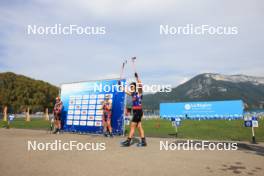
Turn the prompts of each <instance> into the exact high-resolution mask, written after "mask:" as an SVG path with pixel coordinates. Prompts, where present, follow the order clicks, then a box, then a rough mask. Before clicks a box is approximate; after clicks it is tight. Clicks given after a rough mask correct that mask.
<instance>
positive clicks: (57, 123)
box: [53, 97, 63, 134]
mask: <svg viewBox="0 0 264 176" xmlns="http://www.w3.org/2000/svg"><path fill="white" fill-rule="evenodd" d="M62 107H63V103H62V101H61V99H60V97H57V98H56V103H55V106H54V108H53V114H54V127H55V130H54V132H53V134H56V133H59V132H60V130H61V111H62Z"/></svg>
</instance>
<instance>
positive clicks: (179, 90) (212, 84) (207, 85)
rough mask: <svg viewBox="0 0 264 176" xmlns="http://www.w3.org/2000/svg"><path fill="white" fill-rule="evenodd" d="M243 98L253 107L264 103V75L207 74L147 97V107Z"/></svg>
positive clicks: (145, 99) (145, 98) (154, 107)
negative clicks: (164, 103)
mask: <svg viewBox="0 0 264 176" xmlns="http://www.w3.org/2000/svg"><path fill="white" fill-rule="evenodd" d="M234 99H241V100H243V101H244V102H245V103H246V104H247V105H248V108H250V109H256V108H259V107H260V106H261V104H263V103H264V77H255V76H247V75H223V74H216V73H204V74H200V75H197V76H195V77H193V78H192V79H190V80H189V81H187V82H185V83H183V84H181V85H179V86H177V87H175V88H172V91H171V92H167V93H165V92H158V93H155V94H148V95H145V96H144V100H143V103H144V107H145V108H147V109H159V104H160V103H162V102H183V101H217V100H234Z"/></svg>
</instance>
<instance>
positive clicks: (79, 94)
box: [61, 80, 125, 134]
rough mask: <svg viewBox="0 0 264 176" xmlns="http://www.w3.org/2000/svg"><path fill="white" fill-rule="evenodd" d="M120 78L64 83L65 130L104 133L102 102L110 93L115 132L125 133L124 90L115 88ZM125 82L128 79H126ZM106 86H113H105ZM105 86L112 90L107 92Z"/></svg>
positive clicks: (62, 93) (62, 94)
mask: <svg viewBox="0 0 264 176" xmlns="http://www.w3.org/2000/svg"><path fill="white" fill-rule="evenodd" d="M117 82H118V80H99V81H91V82H79V83H71V84H63V85H62V86H61V99H62V102H63V113H62V121H63V129H64V130H65V131H67V130H69V131H77V132H78V131H79V132H88V133H102V132H103V127H102V125H103V121H102V120H103V110H102V108H103V107H102V102H103V101H104V100H105V99H106V97H108V98H109V101H110V102H111V103H112V117H111V120H112V122H111V123H112V127H113V133H114V134H123V132H124V125H123V123H124V122H123V111H124V104H125V93H124V92H120V91H117V90H116V89H117V87H116V85H117ZM122 82H123V83H125V80H122ZM94 85H96V86H95V87H96V89H94ZM104 86H108V87H110V88H111V89H109V88H107V89H104V88H103V87H104ZM101 88H102V89H101ZM105 90H110V91H107V92H106V91H105Z"/></svg>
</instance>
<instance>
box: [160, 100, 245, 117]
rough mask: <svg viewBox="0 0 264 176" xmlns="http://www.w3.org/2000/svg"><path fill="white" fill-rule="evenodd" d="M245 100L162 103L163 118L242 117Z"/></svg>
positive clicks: (161, 114)
mask: <svg viewBox="0 0 264 176" xmlns="http://www.w3.org/2000/svg"><path fill="white" fill-rule="evenodd" d="M243 106H244V104H243V102H242V101H241V100H232V101H209V102H183V103H161V104H160V116H161V118H171V117H175V118H181V119H201V120H202V119H241V118H243Z"/></svg>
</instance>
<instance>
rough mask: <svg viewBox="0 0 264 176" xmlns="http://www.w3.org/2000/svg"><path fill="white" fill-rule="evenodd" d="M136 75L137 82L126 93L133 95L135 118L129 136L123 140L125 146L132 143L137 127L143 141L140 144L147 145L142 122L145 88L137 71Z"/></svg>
mask: <svg viewBox="0 0 264 176" xmlns="http://www.w3.org/2000/svg"><path fill="white" fill-rule="evenodd" d="M135 77H136V80H137V82H133V83H131V84H130V91H126V94H128V95H130V96H131V97H132V110H133V118H132V120H131V124H130V132H129V135H128V138H127V140H126V141H124V142H122V145H123V146H130V145H131V139H132V137H133V136H134V133H135V128H137V129H138V131H139V135H140V137H141V142H140V143H139V146H147V143H146V138H145V135H144V130H143V127H142V124H141V123H142V122H141V119H142V117H143V109H142V98H143V88H142V83H141V81H140V79H139V78H138V74H137V73H135Z"/></svg>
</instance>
